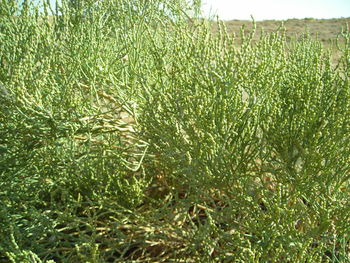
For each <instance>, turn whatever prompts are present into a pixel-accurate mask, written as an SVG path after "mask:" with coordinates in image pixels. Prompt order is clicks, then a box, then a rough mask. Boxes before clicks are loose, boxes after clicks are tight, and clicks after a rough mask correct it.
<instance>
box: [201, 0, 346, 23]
mask: <svg viewBox="0 0 350 263" xmlns="http://www.w3.org/2000/svg"><path fill="white" fill-rule="evenodd" d="M202 3H203V4H202V10H203V13H204V15H205V16H208V15H214V14H217V15H218V16H219V19H222V20H233V19H239V20H251V15H252V16H253V17H254V19H255V20H273V19H274V20H285V19H290V18H317V19H322V18H340V17H350V0H237V1H236V0H202Z"/></svg>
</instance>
